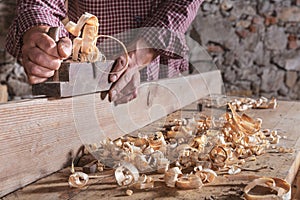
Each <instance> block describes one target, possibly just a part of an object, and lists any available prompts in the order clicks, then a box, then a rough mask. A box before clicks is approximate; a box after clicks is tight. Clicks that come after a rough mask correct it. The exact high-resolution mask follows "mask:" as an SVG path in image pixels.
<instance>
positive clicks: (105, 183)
mask: <svg viewBox="0 0 300 200" xmlns="http://www.w3.org/2000/svg"><path fill="white" fill-rule="evenodd" d="M195 112H197V104H191V105H189V106H187V107H185V108H184V109H182V110H180V111H177V112H175V113H173V114H171V115H170V116H169V117H168V119H169V118H174V117H191V116H192V115H193V114H194V113H195ZM204 112H210V113H211V114H212V115H214V116H217V115H219V114H221V113H224V112H225V110H222V109H214V110H213V111H211V110H209V109H208V108H204ZM245 112H246V113H247V114H249V115H250V116H251V117H255V118H256V117H259V118H262V120H263V123H262V127H263V128H270V129H277V130H279V133H281V135H284V136H286V138H284V139H281V140H280V143H279V146H283V147H288V148H294V149H295V152H294V153H276V152H269V153H266V154H263V155H261V156H258V159H257V160H256V161H252V162H247V163H246V164H245V165H244V167H245V168H250V169H258V168H260V167H263V166H267V167H266V168H265V169H262V170H259V171H257V172H251V171H242V172H241V173H240V174H238V175H230V176H223V175H219V176H218V179H217V180H216V181H215V182H213V183H212V184H210V185H205V186H203V187H202V188H201V189H198V190H179V189H176V188H168V187H166V186H165V183H164V182H163V180H162V179H161V177H163V175H154V179H155V180H156V182H155V186H154V188H153V189H149V190H136V189H133V192H134V193H133V195H132V196H127V195H126V194H125V191H126V189H127V188H126V187H119V186H117V184H116V182H115V180H114V177H106V178H102V179H98V180H92V181H91V182H90V183H91V185H89V186H88V187H87V188H85V189H83V190H81V189H76V188H70V187H69V185H68V176H69V174H70V169H63V170H61V171H59V172H57V173H54V174H52V175H50V176H48V177H46V178H43V179H41V180H39V181H37V182H35V183H33V184H30V185H28V186H26V187H24V188H22V189H20V190H18V191H15V192H13V193H11V194H8V195H7V196H5V197H3V199H4V200H15V199H43V200H48V199H74V200H81V199H242V194H243V189H244V187H245V185H246V184H247V183H248V182H249V181H251V180H253V179H254V178H257V177H259V176H269V177H277V178H282V179H285V180H287V182H289V183H292V182H293V180H294V178H295V175H296V173H297V171H298V168H299V161H300V159H299V158H300V154H299V151H298V150H299V146H300V140H299V135H300V134H298V131H299V129H300V123H299V122H300V102H285V101H280V102H279V107H278V108H276V109H274V110H273V109H259V110H247V111H245ZM168 119H166V118H164V119H161V120H158V121H157V122H154V123H152V124H150V125H148V126H146V127H145V128H143V129H141V130H139V131H140V132H152V131H157V130H158V128H159V127H161V126H162V125H163V124H164V123H165V122H166V120H168ZM53 159H55V158H53ZM12 167H13V166H12ZM23 167H26V166H23ZM104 173H110V171H107V172H104Z"/></svg>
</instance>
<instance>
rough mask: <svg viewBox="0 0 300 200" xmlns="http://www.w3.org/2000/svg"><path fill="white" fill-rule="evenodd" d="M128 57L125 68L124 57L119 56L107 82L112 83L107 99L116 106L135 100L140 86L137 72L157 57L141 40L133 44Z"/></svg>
mask: <svg viewBox="0 0 300 200" xmlns="http://www.w3.org/2000/svg"><path fill="white" fill-rule="evenodd" d="M128 55H129V58H128V59H129V60H128V65H127V66H126V56H125V55H122V56H120V57H119V58H118V59H117V60H116V62H115V64H114V66H113V70H112V72H111V75H110V76H109V80H110V81H111V82H113V85H112V87H111V88H110V90H109V99H110V101H113V102H115V103H116V104H121V103H127V102H128V101H131V100H132V99H134V98H136V96H137V89H138V86H139V85H140V73H139V70H141V69H142V68H144V67H145V66H147V65H148V64H149V63H150V62H151V61H152V60H153V59H154V58H155V57H156V56H157V55H156V52H155V51H154V50H153V49H151V48H148V46H147V45H146V43H145V42H144V40H142V39H140V40H138V41H137V42H136V43H135V47H134V50H133V51H130V52H129V53H128Z"/></svg>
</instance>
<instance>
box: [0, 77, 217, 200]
mask: <svg viewBox="0 0 300 200" xmlns="http://www.w3.org/2000/svg"><path fill="white" fill-rule="evenodd" d="M221 86H222V79H221V75H220V72H219V71H213V72H208V73H203V74H196V75H191V76H186V77H181V78H174V79H165V80H159V81H157V82H149V83H144V84H142V85H141V87H140V88H139V95H138V98H137V99H135V100H133V101H131V102H130V103H128V104H123V105H117V106H115V105H114V104H113V103H109V102H108V101H107V99H104V100H102V99H101V97H100V94H99V93H96V94H90V95H83V96H77V97H74V98H62V99H46V98H40V99H33V100H25V101H21V102H11V103H7V104H3V105H0V113H1V115H0V131H1V134H0V160H1V165H0V172H1V173H0V180H1V181H0V188H1V190H0V197H1V196H4V195H5V194H7V193H9V192H12V191H14V190H16V189H18V188H20V187H22V186H25V185H27V184H29V183H31V182H33V181H36V180H37V179H39V178H42V177H44V176H46V175H48V174H50V173H53V172H55V171H57V170H59V169H61V168H62V167H64V166H65V165H69V164H70V159H71V157H72V156H74V152H75V151H76V149H78V148H79V147H80V146H81V145H82V144H90V143H95V142H98V141H100V140H103V139H105V138H108V137H109V138H116V137H119V136H121V135H124V134H126V133H130V132H132V131H135V130H137V129H139V128H141V127H143V126H145V125H147V124H149V123H151V122H153V121H155V120H157V119H159V118H161V117H164V116H166V115H167V114H168V113H171V112H173V111H175V110H177V109H179V108H182V107H184V106H186V105H188V104H190V103H192V102H194V101H195V100H197V99H200V98H202V97H204V96H207V95H209V94H220V93H221Z"/></svg>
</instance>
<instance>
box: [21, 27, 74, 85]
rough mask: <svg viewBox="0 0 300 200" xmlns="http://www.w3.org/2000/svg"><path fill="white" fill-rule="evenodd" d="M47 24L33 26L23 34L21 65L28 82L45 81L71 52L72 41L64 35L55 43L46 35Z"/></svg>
mask: <svg viewBox="0 0 300 200" xmlns="http://www.w3.org/2000/svg"><path fill="white" fill-rule="evenodd" d="M48 30H49V26H35V27H33V28H31V29H29V30H28V31H26V33H25V34H24V36H23V46H22V65H23V67H24V68H25V71H26V74H27V76H28V81H29V83H30V84H37V83H41V82H44V81H46V80H47V79H48V78H49V77H51V76H53V75H54V71H55V70H58V68H59V67H60V64H61V62H62V60H63V59H66V58H68V57H69V56H70V55H71V52H72V41H71V40H70V39H69V38H67V37H65V38H61V39H60V40H59V42H58V43H56V42H55V41H54V40H53V39H52V38H51V37H50V36H48V35H47V31H48Z"/></svg>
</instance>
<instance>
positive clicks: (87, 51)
mask: <svg viewBox="0 0 300 200" xmlns="http://www.w3.org/2000/svg"><path fill="white" fill-rule="evenodd" d="M65 28H66V29H67V31H68V32H70V33H71V34H72V35H74V36H76V38H75V39H74V40H73V52H72V59H73V60H74V61H79V60H80V61H81V62H87V61H88V62H96V61H105V59H106V58H105V56H104V55H103V54H102V53H101V52H100V51H99V49H98V48H97V46H96V44H97V40H98V38H109V39H113V40H115V41H116V42H118V43H119V44H120V45H121V46H122V48H123V50H124V53H125V56H126V64H125V66H124V68H126V67H127V66H128V59H129V56H128V51H127V49H126V47H125V45H124V44H123V43H122V42H121V41H120V40H118V39H117V38H115V37H113V36H109V35H98V30H99V22H98V18H97V17H96V16H95V15H92V14H90V13H87V12H86V13H84V14H83V15H82V16H81V17H80V18H79V20H78V22H77V24H76V23H74V22H72V21H69V22H68V23H67V24H66V25H65ZM80 36H81V37H80Z"/></svg>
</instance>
